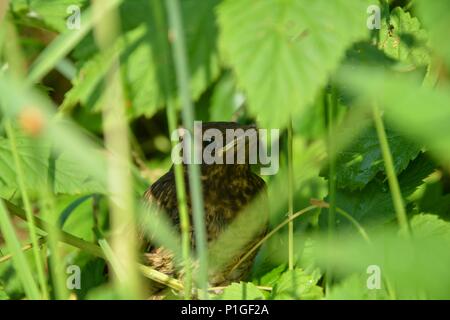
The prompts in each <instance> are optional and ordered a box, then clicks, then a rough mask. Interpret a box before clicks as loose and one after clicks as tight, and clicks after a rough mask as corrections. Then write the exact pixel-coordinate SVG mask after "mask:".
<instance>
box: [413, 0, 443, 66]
mask: <svg viewBox="0 0 450 320" xmlns="http://www.w3.org/2000/svg"><path fill="white" fill-rule="evenodd" d="M415 5H416V7H417V14H418V16H419V17H420V18H421V19H422V21H423V24H424V25H425V26H426V27H427V29H428V31H429V38H430V42H431V45H432V47H433V48H434V49H435V50H436V52H438V53H440V54H441V55H442V57H443V58H445V59H446V62H447V64H449V65H450V42H449V41H448V30H450V2H449V1H447V0H434V1H426V0H418V1H416V2H415Z"/></svg>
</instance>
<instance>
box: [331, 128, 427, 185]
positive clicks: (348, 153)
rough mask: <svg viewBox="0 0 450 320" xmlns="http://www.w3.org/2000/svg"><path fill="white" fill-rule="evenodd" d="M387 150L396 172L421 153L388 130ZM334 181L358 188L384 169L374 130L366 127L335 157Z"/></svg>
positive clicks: (395, 133) (418, 149)
mask: <svg viewBox="0 0 450 320" xmlns="http://www.w3.org/2000/svg"><path fill="white" fill-rule="evenodd" d="M386 133H387V138H388V142H389V147H390V151H391V154H392V158H393V160H394V166H395V171H396V173H397V174H400V173H401V172H402V171H403V170H404V169H405V168H406V167H407V166H408V164H409V162H410V161H411V160H413V159H414V158H415V157H417V155H418V154H419V152H420V148H419V147H418V146H417V145H416V144H414V143H411V142H410V141H408V140H407V139H405V138H404V137H403V136H401V135H399V134H398V133H397V132H395V131H393V130H387V132H386ZM336 170H337V182H338V187H339V188H348V189H350V190H355V189H361V188H363V187H364V186H365V185H367V183H369V182H370V181H371V180H372V179H373V178H374V177H375V176H376V175H377V174H378V173H379V172H384V171H385V170H384V162H383V157H382V154H381V149H380V144H379V141H378V136H377V132H376V130H375V128H374V127H369V128H368V129H366V130H365V131H363V132H362V133H361V134H359V135H357V136H356V137H355V139H354V141H353V143H352V144H351V146H350V147H348V148H347V149H346V150H345V151H343V152H341V153H339V155H338V157H337V160H336Z"/></svg>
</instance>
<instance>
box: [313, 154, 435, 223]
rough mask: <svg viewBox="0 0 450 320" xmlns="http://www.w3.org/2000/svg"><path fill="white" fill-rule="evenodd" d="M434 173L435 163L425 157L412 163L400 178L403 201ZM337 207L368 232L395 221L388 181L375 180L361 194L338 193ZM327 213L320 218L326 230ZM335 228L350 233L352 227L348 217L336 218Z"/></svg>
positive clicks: (338, 216)
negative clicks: (369, 229) (367, 229)
mask: <svg viewBox="0 0 450 320" xmlns="http://www.w3.org/2000/svg"><path fill="white" fill-rule="evenodd" d="M433 170H434V165H433V163H432V162H431V161H430V160H428V159H427V158H426V157H425V156H423V155H421V156H419V157H417V158H416V159H415V160H414V161H412V162H411V163H410V165H409V166H408V168H407V169H406V170H405V171H403V172H402V173H401V174H400V175H399V177H398V179H399V184H400V189H401V191H402V195H403V198H404V199H406V198H407V197H408V196H409V195H411V194H412V193H413V192H414V191H415V190H416V188H417V187H418V186H420V185H421V184H422V183H423V179H425V178H426V177H427V176H428V175H429V174H430V173H432V172H433ZM336 203H337V206H338V207H339V208H341V209H343V210H344V211H346V212H347V213H348V214H350V215H351V216H352V217H353V218H355V219H356V220H357V221H358V222H359V223H360V224H362V225H363V227H366V228H369V227H370V228H376V227H379V226H380V225H383V224H385V223H387V222H389V221H392V220H393V219H395V210H394V207H393V204H392V197H391V193H390V191H389V185H388V183H387V181H380V180H379V179H375V180H373V181H372V182H370V183H369V184H368V185H367V186H365V187H364V188H363V189H362V190H360V191H349V190H345V189H339V190H338V191H337V194H336ZM326 212H327V210H325V211H324V213H323V214H321V215H320V224H321V225H322V226H323V227H325V226H326V225H327V218H326V217H327V214H326ZM336 226H337V228H338V229H340V230H347V229H346V228H348V227H350V226H351V223H350V222H349V221H348V220H347V219H346V218H345V217H343V216H341V215H337V216H336Z"/></svg>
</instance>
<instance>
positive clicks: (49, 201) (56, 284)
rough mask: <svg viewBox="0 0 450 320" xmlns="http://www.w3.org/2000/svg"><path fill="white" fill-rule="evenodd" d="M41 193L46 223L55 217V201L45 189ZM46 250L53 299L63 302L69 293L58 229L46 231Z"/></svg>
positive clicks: (42, 209) (43, 215)
mask: <svg viewBox="0 0 450 320" xmlns="http://www.w3.org/2000/svg"><path fill="white" fill-rule="evenodd" d="M42 190H43V191H42V192H41V211H42V217H43V218H44V220H46V221H51V217H52V216H53V217H55V215H54V213H55V199H54V197H53V194H51V192H50V190H48V188H47V187H42ZM47 234H48V236H47V239H48V241H47V242H48V249H49V251H50V256H49V260H50V264H49V268H50V272H51V275H52V280H53V290H54V292H55V297H56V299H58V300H64V299H67V298H68V297H69V291H68V290H67V286H66V281H65V275H64V273H63V270H64V269H63V265H64V263H63V261H64V260H63V257H62V255H61V250H60V248H59V238H60V236H59V229H57V228H53V229H50V230H48V232H47Z"/></svg>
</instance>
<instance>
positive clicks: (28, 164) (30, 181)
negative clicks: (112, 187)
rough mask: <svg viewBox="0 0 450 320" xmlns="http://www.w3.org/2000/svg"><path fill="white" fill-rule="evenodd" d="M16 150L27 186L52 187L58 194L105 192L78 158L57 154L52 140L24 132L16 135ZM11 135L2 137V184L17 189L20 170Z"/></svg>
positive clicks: (0, 162) (32, 187)
mask: <svg viewBox="0 0 450 320" xmlns="http://www.w3.org/2000/svg"><path fill="white" fill-rule="evenodd" d="M16 143H17V152H18V154H19V157H20V160H21V165H22V169H23V171H24V177H25V186H26V188H27V189H28V190H31V191H33V192H37V191H39V190H40V188H42V187H43V186H46V185H48V186H49V187H51V186H52V187H53V192H54V193H56V194H82V193H87V192H104V191H105V188H104V187H103V186H102V185H101V184H100V183H99V182H97V181H94V180H93V179H91V177H90V176H89V174H87V173H86V171H85V170H83V168H82V167H80V166H79V164H78V163H77V162H75V161H74V160H72V159H71V158H69V157H68V156H67V155H65V154H55V153H53V151H52V148H51V145H50V144H49V143H45V142H42V143H38V141H37V140H34V139H32V138H29V137H27V136H25V135H24V134H18V135H17V136H16ZM15 168H16V166H15V162H14V158H13V155H12V152H11V146H10V142H9V140H8V139H6V138H4V137H0V172H1V174H0V186H1V187H2V188H9V189H10V190H12V191H14V190H17V183H16V178H17V173H16V169H15Z"/></svg>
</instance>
